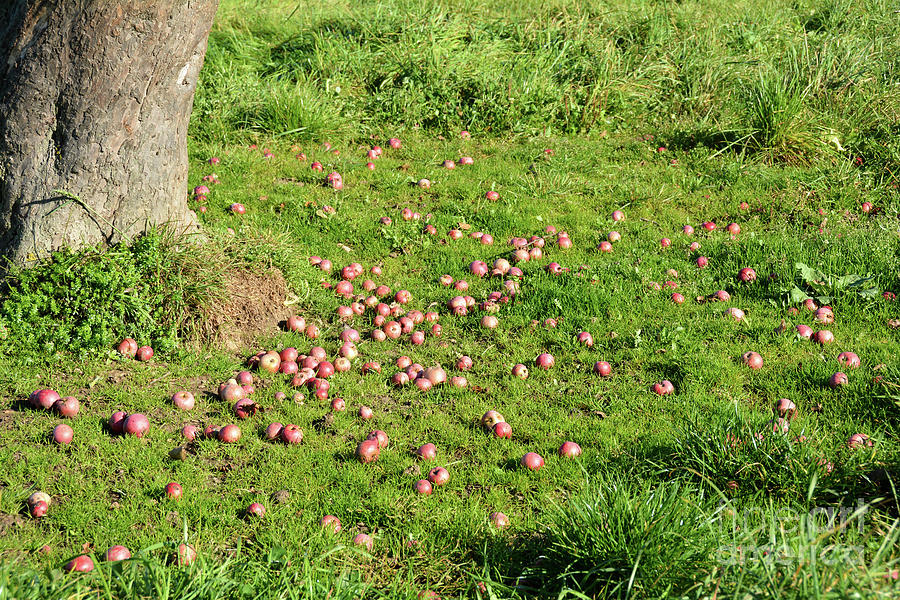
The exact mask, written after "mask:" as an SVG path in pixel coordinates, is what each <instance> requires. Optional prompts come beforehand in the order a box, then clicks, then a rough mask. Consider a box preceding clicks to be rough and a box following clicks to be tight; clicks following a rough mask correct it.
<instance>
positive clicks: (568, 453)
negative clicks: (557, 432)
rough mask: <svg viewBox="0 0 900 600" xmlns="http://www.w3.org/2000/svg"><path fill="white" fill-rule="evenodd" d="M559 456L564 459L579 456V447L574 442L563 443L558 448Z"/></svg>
mask: <svg viewBox="0 0 900 600" xmlns="http://www.w3.org/2000/svg"><path fill="white" fill-rule="evenodd" d="M559 455H560V456H562V457H565V458H576V457H578V456H581V446H579V445H578V444H576V443H575V442H563V445H562V446H560V447H559Z"/></svg>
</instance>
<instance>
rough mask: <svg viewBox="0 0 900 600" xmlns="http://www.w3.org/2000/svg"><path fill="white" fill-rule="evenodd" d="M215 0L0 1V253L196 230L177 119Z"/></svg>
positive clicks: (188, 95)
mask: <svg viewBox="0 0 900 600" xmlns="http://www.w3.org/2000/svg"><path fill="white" fill-rule="evenodd" d="M217 6H218V0H120V1H116V0H0V253H2V254H5V255H6V256H7V257H9V258H10V259H12V260H13V261H14V262H16V263H18V264H26V265H27V264H32V263H33V262H34V261H36V260H38V259H41V258H43V257H45V256H47V255H48V254H49V253H50V252H51V251H54V250H58V249H61V248H64V247H70V248H78V247H80V246H83V245H95V244H111V243H116V242H118V241H120V240H122V239H130V238H132V237H133V236H134V235H136V234H138V233H140V232H142V231H145V230H146V229H147V227H149V226H154V225H157V224H161V223H172V224H174V225H175V226H176V227H178V228H179V230H181V231H190V230H196V229H197V227H198V225H197V217H196V215H195V214H194V213H193V212H192V211H191V210H190V209H188V206H187V168H188V161H187V126H188V119H189V118H190V113H191V107H192V105H193V100H194V90H195V87H196V84H197V75H198V73H199V71H200V67H201V66H202V64H203V57H204V55H205V54H206V43H207V38H208V36H209V30H210V28H211V26H212V22H213V17H214V16H215V12H216V8H217Z"/></svg>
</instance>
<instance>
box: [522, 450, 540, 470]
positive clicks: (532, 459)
mask: <svg viewBox="0 0 900 600" xmlns="http://www.w3.org/2000/svg"><path fill="white" fill-rule="evenodd" d="M522 466H523V467H525V468H526V469H529V470H531V471H538V470H540V468H541V467H543V466H544V459H543V458H542V457H541V455H540V454H538V453H537V452H529V453H527V454H525V456H523V457H522Z"/></svg>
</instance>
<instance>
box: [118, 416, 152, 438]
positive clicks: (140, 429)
mask: <svg viewBox="0 0 900 600" xmlns="http://www.w3.org/2000/svg"><path fill="white" fill-rule="evenodd" d="M149 429H150V420H149V419H148V418H147V417H146V416H144V415H142V414H141V413H134V414H133V415H128V417H127V418H126V419H125V423H124V424H123V426H122V431H123V432H125V433H127V434H128V435H133V436H134V437H137V438H141V437H144V435H145V434H146V433H147V431H148V430H149Z"/></svg>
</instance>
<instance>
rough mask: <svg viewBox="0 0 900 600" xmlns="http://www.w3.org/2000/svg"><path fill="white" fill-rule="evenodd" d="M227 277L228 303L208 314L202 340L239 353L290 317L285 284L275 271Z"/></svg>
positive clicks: (236, 274)
mask: <svg viewBox="0 0 900 600" xmlns="http://www.w3.org/2000/svg"><path fill="white" fill-rule="evenodd" d="M228 277H229V278H228V281H227V282H226V285H225V289H226V290H227V296H226V297H227V300H226V302H225V303H224V304H223V305H221V306H218V307H214V309H213V310H212V311H211V314H210V318H209V319H208V320H207V323H206V325H205V327H206V331H205V332H204V334H205V335H204V337H206V338H207V339H208V340H209V341H210V342H212V343H213V344H215V345H217V346H220V347H222V348H224V349H225V350H228V351H229V352H239V351H241V350H244V349H245V348H247V347H252V346H253V345H254V343H255V341H256V339H257V338H259V337H260V336H263V335H267V334H270V333H272V332H274V331H275V330H277V329H278V327H279V323H281V322H282V321H284V320H286V319H287V318H288V317H289V316H290V315H291V311H290V310H289V309H288V308H287V307H286V306H285V305H284V302H285V298H286V297H287V283H286V282H285V280H284V277H283V276H282V274H281V272H280V271H278V270H276V269H271V270H269V271H265V272H262V273H260V272H251V271H236V272H233V273H231V274H230V275H229V276H228Z"/></svg>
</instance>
